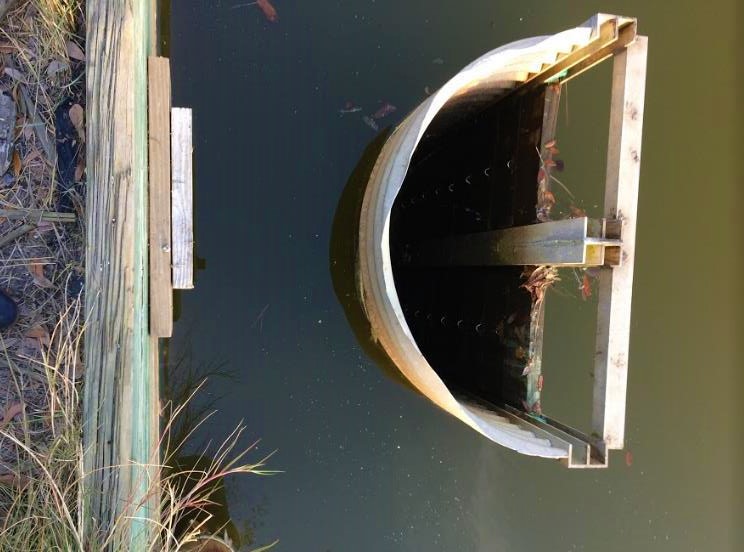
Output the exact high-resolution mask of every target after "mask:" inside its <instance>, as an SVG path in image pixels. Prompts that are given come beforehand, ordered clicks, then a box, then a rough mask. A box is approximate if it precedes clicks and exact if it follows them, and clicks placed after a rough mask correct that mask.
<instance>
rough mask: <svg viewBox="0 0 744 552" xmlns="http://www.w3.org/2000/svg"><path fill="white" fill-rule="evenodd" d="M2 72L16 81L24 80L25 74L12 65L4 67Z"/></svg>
mask: <svg viewBox="0 0 744 552" xmlns="http://www.w3.org/2000/svg"><path fill="white" fill-rule="evenodd" d="M3 72H4V73H5V74H6V75H8V76H9V77H10V78H11V79H15V80H18V81H22V80H25V78H26V76H25V75H24V74H23V73H21V72H20V71H19V70H18V69H13V68H12V67H6V68H5V69H3Z"/></svg>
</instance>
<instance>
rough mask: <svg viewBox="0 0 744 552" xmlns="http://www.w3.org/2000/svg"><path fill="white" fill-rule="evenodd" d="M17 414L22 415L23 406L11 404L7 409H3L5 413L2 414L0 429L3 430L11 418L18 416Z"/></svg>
mask: <svg viewBox="0 0 744 552" xmlns="http://www.w3.org/2000/svg"><path fill="white" fill-rule="evenodd" d="M19 414H23V404H21V403H13V404H11V405H10V406H9V407H8V408H6V409H5V413H4V414H3V419H2V421H0V428H4V427H5V426H7V425H8V424H9V423H10V422H11V420H12V419H13V418H15V417H16V416H18V415H19Z"/></svg>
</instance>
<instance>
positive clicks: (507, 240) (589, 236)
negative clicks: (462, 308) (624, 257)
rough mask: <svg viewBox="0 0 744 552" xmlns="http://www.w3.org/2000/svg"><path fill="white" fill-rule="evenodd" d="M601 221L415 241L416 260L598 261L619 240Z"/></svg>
mask: <svg viewBox="0 0 744 552" xmlns="http://www.w3.org/2000/svg"><path fill="white" fill-rule="evenodd" d="M602 226H603V225H602V221H597V220H592V219H588V218H586V217H581V218H575V219H565V220H554V221H550V222H543V223H540V224H529V225H526V226H514V227H512V228H504V229H503V230H492V231H489V232H477V233H474V234H463V235H459V236H448V237H446V238H441V239H437V240H431V241H427V242H423V243H421V244H418V245H415V246H413V247H411V252H412V253H411V255H412V256H411V259H410V263H411V264H412V265H417V266H503V265H516V266H519V265H551V266H599V265H601V264H603V263H604V254H603V252H604V248H606V247H608V246H609V247H617V246H619V245H620V241H619V240H617V239H608V238H605V237H603V236H601V235H599V232H600V229H601V228H602Z"/></svg>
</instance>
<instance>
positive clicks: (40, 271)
mask: <svg viewBox="0 0 744 552" xmlns="http://www.w3.org/2000/svg"><path fill="white" fill-rule="evenodd" d="M28 271H29V272H30V273H31V276H33V278H34V283H35V284H36V285H37V286H39V287H42V288H50V287H54V284H52V282H50V281H49V280H48V279H47V277H46V276H45V275H44V265H41V264H30V265H28Z"/></svg>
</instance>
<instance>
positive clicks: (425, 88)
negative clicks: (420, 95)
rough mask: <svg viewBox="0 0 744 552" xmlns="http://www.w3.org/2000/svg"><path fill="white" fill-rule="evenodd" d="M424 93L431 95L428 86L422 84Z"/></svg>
mask: <svg viewBox="0 0 744 552" xmlns="http://www.w3.org/2000/svg"><path fill="white" fill-rule="evenodd" d="M424 94H426V95H427V96H431V89H430V88H429V87H428V86H424Z"/></svg>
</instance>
